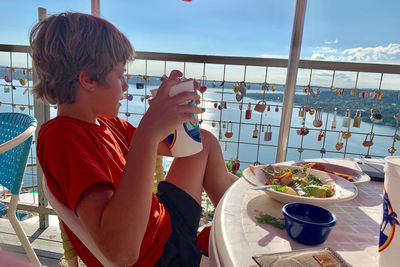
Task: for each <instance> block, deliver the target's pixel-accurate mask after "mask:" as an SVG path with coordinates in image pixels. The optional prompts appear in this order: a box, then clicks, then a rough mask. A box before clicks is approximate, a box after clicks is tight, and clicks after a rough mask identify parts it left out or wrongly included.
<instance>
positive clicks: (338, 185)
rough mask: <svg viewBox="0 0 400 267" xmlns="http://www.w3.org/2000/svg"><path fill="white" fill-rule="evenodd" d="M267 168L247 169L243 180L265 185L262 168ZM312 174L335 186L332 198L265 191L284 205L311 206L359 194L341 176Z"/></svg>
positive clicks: (275, 165) (272, 190)
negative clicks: (301, 204)
mask: <svg viewBox="0 0 400 267" xmlns="http://www.w3.org/2000/svg"><path fill="white" fill-rule="evenodd" d="M265 166H267V165H259V166H255V169H254V171H251V170H250V168H247V169H245V170H244V171H243V178H244V179H245V180H246V181H247V182H249V183H250V184H252V185H254V186H258V185H263V184H264V183H265V175H264V172H263V171H262V168H264V167H265ZM273 166H274V167H277V166H279V167H280V168H288V169H290V170H293V169H298V168H299V167H297V166H289V165H283V164H273ZM310 173H311V174H314V175H316V176H318V177H319V178H320V180H321V181H322V182H323V183H324V184H333V185H335V194H334V195H333V196H332V197H328V198H312V197H302V196H294V195H290V194H285V193H281V192H278V191H275V190H274V189H271V188H270V189H266V190H263V191H264V192H265V193H267V194H268V195H269V196H270V197H271V198H273V199H275V200H278V201H280V202H283V203H291V202H303V203H309V204H325V203H326V204H327V203H336V202H343V201H348V200H352V199H353V198H355V197H356V196H357V194H358V190H357V187H356V186H355V185H354V184H353V183H351V182H349V181H347V180H346V179H344V178H341V177H339V176H336V175H333V174H330V173H327V172H323V171H318V170H313V169H311V171H310Z"/></svg>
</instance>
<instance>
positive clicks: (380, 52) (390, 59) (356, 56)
mask: <svg viewBox="0 0 400 267" xmlns="http://www.w3.org/2000/svg"><path fill="white" fill-rule="evenodd" d="M311 59H312V60H329V61H350V62H374V63H391V64H399V63H400V44H396V43H390V44H388V45H387V46H386V47H385V46H377V47H355V48H348V49H345V50H343V51H338V50H336V49H333V48H331V47H329V46H323V47H317V48H315V49H314V50H313V54H312V55H311Z"/></svg>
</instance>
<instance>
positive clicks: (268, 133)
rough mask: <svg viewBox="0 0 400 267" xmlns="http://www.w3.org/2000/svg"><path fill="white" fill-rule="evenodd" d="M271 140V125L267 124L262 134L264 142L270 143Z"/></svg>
mask: <svg viewBox="0 0 400 267" xmlns="http://www.w3.org/2000/svg"><path fill="white" fill-rule="evenodd" d="M271 138H272V127H271V124H268V125H267V126H266V129H265V133H264V141H271Z"/></svg>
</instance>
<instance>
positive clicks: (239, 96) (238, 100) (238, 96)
mask: <svg viewBox="0 0 400 267" xmlns="http://www.w3.org/2000/svg"><path fill="white" fill-rule="evenodd" d="M235 97H236V101H237V102H240V101H241V100H242V99H243V95H242V94H241V93H239V92H238V93H236V96H235Z"/></svg>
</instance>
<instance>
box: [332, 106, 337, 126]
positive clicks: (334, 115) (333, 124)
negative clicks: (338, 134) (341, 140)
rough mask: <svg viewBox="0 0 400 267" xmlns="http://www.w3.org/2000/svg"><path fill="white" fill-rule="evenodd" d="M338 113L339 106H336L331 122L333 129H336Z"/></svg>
mask: <svg viewBox="0 0 400 267" xmlns="http://www.w3.org/2000/svg"><path fill="white" fill-rule="evenodd" d="M336 115H337V108H335V110H334V112H333V119H332V122H331V129H336Z"/></svg>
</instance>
